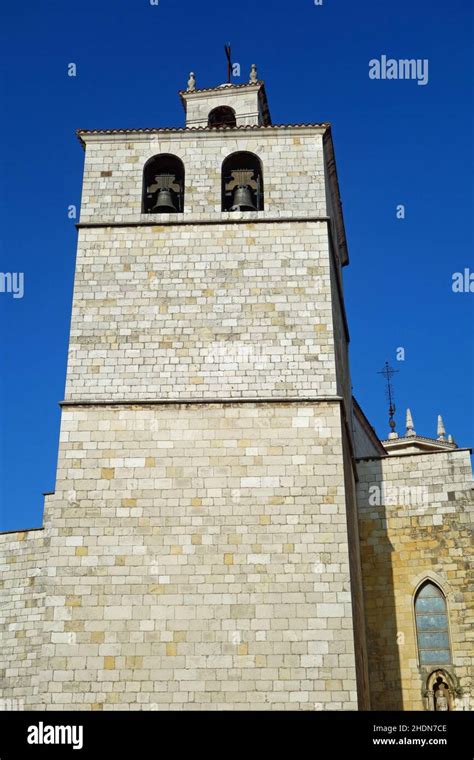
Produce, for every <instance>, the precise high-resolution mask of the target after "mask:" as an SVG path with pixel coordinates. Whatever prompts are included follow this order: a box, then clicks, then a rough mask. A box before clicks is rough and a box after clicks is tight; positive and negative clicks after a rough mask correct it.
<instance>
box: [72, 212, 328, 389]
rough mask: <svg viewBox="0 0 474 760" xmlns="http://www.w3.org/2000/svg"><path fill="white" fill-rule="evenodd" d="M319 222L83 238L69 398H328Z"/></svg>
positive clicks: (324, 254)
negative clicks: (316, 396)
mask: <svg viewBox="0 0 474 760" xmlns="http://www.w3.org/2000/svg"><path fill="white" fill-rule="evenodd" d="M331 299H332V295H331V283H330V271H329V252H328V247H327V230H326V224H325V223H324V222H302V223H298V222H291V221H288V222H282V223H277V224H272V223H266V222H264V223H259V224H252V223H248V224H245V225H242V224H223V225H222V226H219V227H217V226H215V225H211V224H209V225H202V226H195V225H190V226H187V225H186V226H184V225H176V226H174V225H173V226H170V227H166V226H156V227H141V228H115V229H110V228H106V229H83V230H81V231H80V240H79V246H78V257H77V268H76V280H75V290H74V306H73V315H72V327H71V337H70V348H69V366H68V375H67V385H66V398H67V399H70V400H74V399H78V400H112V399H118V400H122V399H134V400H135V399H155V398H161V399H166V398H171V399H180V398H185V399H199V398H215V397H217V396H219V398H229V397H233V398H236V397H237V398H238V397H260V398H262V397H263V398H265V397H270V396H280V397H281V396H287V397H296V396H301V397H304V396H308V395H309V396H315V395H318V396H330V395H336V393H337V386H336V379H335V358H334V339H333V332H332V331H333V327H332V311H331Z"/></svg>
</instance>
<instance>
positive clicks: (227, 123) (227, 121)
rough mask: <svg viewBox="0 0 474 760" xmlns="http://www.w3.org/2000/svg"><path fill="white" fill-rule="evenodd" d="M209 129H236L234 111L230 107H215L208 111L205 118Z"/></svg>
mask: <svg viewBox="0 0 474 760" xmlns="http://www.w3.org/2000/svg"><path fill="white" fill-rule="evenodd" d="M207 125H208V126H209V127H236V126H237V119H236V116H235V111H234V109H233V108H231V107H230V106H217V107H216V108H213V109H212V111H209V116H208V117H207Z"/></svg>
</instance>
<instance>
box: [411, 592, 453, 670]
mask: <svg viewBox="0 0 474 760" xmlns="http://www.w3.org/2000/svg"><path fill="white" fill-rule="evenodd" d="M415 622H416V637H417V644H418V658H419V662H420V665H421V666H425V667H431V666H433V665H434V666H436V665H449V664H450V663H451V644H450V640H449V622H448V608H447V605H446V598H445V596H444V594H443V592H442V591H441V589H440V587H439V586H438V585H437V584H436V583H433V581H430V580H427V581H425V582H424V583H423V584H422V585H421V586H420V588H419V589H418V591H417V593H416V596H415Z"/></svg>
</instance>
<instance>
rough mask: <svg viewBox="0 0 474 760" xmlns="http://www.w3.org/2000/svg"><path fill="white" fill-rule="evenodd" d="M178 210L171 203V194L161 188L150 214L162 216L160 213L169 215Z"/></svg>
mask: <svg viewBox="0 0 474 760" xmlns="http://www.w3.org/2000/svg"><path fill="white" fill-rule="evenodd" d="M177 211H178V209H177V208H176V206H175V205H174V202H173V196H172V195H171V192H170V191H169V190H167V189H166V188H162V189H161V190H160V191H159V192H158V195H157V196H156V203H155V205H154V206H153V208H152V212H153V213H155V214H162V213H168V214H171V213H173V212H175V213H176V212H177Z"/></svg>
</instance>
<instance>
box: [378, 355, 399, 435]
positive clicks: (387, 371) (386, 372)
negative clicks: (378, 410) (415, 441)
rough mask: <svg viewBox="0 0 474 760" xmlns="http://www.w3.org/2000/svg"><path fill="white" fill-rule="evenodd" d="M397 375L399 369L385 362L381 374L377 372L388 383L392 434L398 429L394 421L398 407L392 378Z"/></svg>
mask: <svg viewBox="0 0 474 760" xmlns="http://www.w3.org/2000/svg"><path fill="white" fill-rule="evenodd" d="M397 373H398V369H393V367H391V366H390V364H389V363H388V362H385V365H384V368H383V369H382V370H381V371H380V372H377V374H378V375H383V376H384V377H385V379H386V381H387V388H386V393H387V399H388V403H389V407H388V415H389V422H388V424H389V426H390V428H391V430H392V432H393V431H394V430H395V427H396V422H395V420H394V419H393V417H394V414H395V411H396V407H395V402H394V393H393V386H392V377H393V375H396V374H397Z"/></svg>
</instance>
